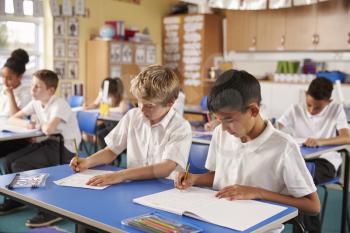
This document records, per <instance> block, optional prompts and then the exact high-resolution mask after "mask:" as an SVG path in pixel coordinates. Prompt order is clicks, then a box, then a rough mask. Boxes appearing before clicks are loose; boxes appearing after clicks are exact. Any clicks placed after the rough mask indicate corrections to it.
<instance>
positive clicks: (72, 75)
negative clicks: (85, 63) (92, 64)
mask: <svg viewBox="0 0 350 233" xmlns="http://www.w3.org/2000/svg"><path fill="white" fill-rule="evenodd" d="M67 72H68V75H67V77H68V79H78V62H77V61H68V67H67Z"/></svg>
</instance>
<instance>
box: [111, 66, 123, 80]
mask: <svg viewBox="0 0 350 233" xmlns="http://www.w3.org/2000/svg"><path fill="white" fill-rule="evenodd" d="M110 76H111V78H121V76H122V69H121V67H120V66H118V65H114V66H111V73H110Z"/></svg>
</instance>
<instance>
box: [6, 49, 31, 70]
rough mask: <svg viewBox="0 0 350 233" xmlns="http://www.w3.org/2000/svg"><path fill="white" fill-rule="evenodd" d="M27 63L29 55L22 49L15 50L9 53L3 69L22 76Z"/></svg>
mask: <svg viewBox="0 0 350 233" xmlns="http://www.w3.org/2000/svg"><path fill="white" fill-rule="evenodd" d="M28 62H29V55H28V53H27V52H26V51H25V50H23V49H16V50H14V51H13V52H12V53H11V57H9V58H8V59H7V60H6V62H5V64H4V67H7V68H9V69H10V70H11V71H12V72H14V73H15V74H16V75H18V76H19V75H22V74H24V72H25V71H26V64H27V63H28Z"/></svg>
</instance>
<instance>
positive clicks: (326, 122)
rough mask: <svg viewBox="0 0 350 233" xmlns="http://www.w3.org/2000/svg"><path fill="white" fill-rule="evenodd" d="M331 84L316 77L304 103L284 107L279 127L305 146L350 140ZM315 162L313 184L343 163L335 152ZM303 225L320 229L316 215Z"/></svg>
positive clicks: (314, 230)
mask: <svg viewBox="0 0 350 233" xmlns="http://www.w3.org/2000/svg"><path fill="white" fill-rule="evenodd" d="M332 91H333V83H332V82H331V81H329V80H328V79H326V78H316V79H314V80H313V81H312V82H311V83H310V85H309V88H308V90H307V91H306V102H305V103H304V104H297V105H294V106H292V107H291V108H290V109H289V110H287V111H286V112H285V113H284V114H283V115H282V117H281V118H280V119H278V124H279V127H280V128H281V129H282V130H283V131H286V132H288V133H290V134H291V135H292V136H293V137H294V138H297V139H299V140H300V139H301V140H302V141H303V144H304V145H305V146H307V147H317V146H326V145H341V144H348V143H350V133H349V126H348V123H347V119H346V115H345V111H344V108H343V106H342V105H341V104H338V103H335V102H334V101H332V99H331V95H332ZM311 161H312V162H314V163H315V175H314V182H315V184H320V183H323V182H325V181H327V180H329V179H331V178H334V177H335V176H336V175H337V171H338V169H339V167H340V164H341V162H342V158H341V155H340V154H339V153H338V152H328V153H325V154H323V155H321V156H320V157H319V158H317V159H312V160H311ZM310 221H311V222H313V223H308V221H307V222H306V227H307V229H308V230H310V231H312V232H319V231H320V223H319V219H318V217H317V216H315V217H311V220H310Z"/></svg>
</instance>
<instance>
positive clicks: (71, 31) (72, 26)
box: [67, 17, 79, 37]
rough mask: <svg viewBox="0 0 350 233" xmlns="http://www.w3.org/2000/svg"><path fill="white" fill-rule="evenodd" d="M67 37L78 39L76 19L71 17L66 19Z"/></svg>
mask: <svg viewBox="0 0 350 233" xmlns="http://www.w3.org/2000/svg"><path fill="white" fill-rule="evenodd" d="M67 30H68V36H69V37H78V36H79V24H78V18H76V17H71V18H69V19H68V28H67Z"/></svg>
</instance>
